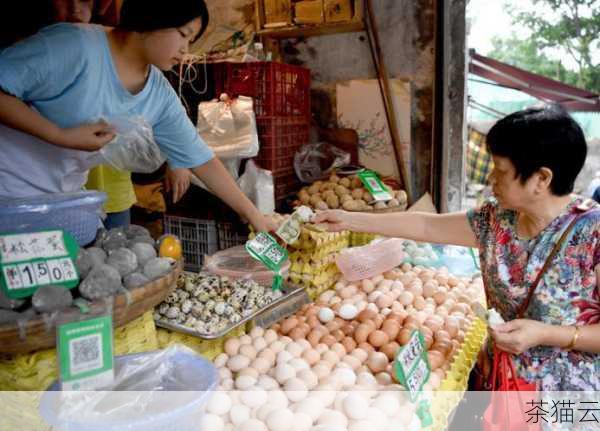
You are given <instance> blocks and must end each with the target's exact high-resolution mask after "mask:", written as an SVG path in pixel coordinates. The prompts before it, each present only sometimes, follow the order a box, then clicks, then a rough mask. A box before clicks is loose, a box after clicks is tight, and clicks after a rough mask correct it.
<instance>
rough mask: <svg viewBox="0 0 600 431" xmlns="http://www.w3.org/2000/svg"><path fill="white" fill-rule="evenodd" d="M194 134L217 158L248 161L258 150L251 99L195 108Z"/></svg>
mask: <svg viewBox="0 0 600 431" xmlns="http://www.w3.org/2000/svg"><path fill="white" fill-rule="evenodd" d="M197 128H198V133H199V134H200V136H201V137H202V139H204V141H205V142H206V144H207V145H208V146H209V147H210V148H211V149H212V150H213V151H214V153H215V155H216V156H217V157H219V158H220V159H229V158H236V159H250V158H252V157H256V155H257V154H258V150H259V143H258V135H257V132H256V118H255V116H254V103H253V101H252V98H250V97H244V96H240V97H238V98H237V99H235V100H230V99H229V98H228V97H227V95H221V99H220V100H216V99H215V100H212V101H210V102H202V103H200V105H198V125H197Z"/></svg>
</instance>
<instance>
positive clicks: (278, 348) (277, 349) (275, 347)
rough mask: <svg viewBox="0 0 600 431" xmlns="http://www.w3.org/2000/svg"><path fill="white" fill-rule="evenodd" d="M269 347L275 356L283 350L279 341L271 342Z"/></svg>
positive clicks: (283, 347)
mask: <svg viewBox="0 0 600 431" xmlns="http://www.w3.org/2000/svg"><path fill="white" fill-rule="evenodd" d="M269 347H270V348H271V350H272V351H273V353H275V354H277V353H279V352H281V351H282V350H283V349H285V345H284V344H283V342H282V341H281V340H275V341H273V342H272V343H271V344H270V345H269Z"/></svg>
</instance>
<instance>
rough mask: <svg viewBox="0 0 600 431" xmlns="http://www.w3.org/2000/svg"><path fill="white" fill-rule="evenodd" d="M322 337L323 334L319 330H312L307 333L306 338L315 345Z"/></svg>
mask: <svg viewBox="0 0 600 431" xmlns="http://www.w3.org/2000/svg"><path fill="white" fill-rule="evenodd" d="M322 337H323V334H322V333H321V332H320V331H315V330H313V331H311V332H310V334H308V337H307V340H308V342H309V343H310V345H311V346H313V347H316V346H317V345H318V344H319V341H320V340H321V338H322Z"/></svg>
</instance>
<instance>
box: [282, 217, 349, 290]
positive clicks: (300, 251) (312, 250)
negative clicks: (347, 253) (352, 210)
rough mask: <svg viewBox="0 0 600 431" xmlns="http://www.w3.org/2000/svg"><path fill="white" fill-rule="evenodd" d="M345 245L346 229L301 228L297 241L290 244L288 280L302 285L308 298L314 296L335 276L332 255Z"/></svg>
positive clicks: (346, 240) (336, 276) (347, 241)
mask: <svg viewBox="0 0 600 431" xmlns="http://www.w3.org/2000/svg"><path fill="white" fill-rule="evenodd" d="M349 246H350V232H347V231H344V232H335V233H334V232H320V231H317V230H314V229H312V228H311V227H310V226H308V227H307V226H305V227H303V228H302V233H301V234H300V238H299V239H298V241H297V242H295V243H294V244H293V245H291V246H290V247H291V250H290V251H291V252H290V263H291V266H290V280H291V281H292V283H294V284H297V285H299V286H303V287H305V288H306V289H307V291H308V294H309V296H310V297H311V298H312V299H314V298H316V297H317V296H318V295H319V294H321V293H322V292H324V291H325V290H327V289H329V288H331V287H332V286H333V285H334V284H335V283H336V282H337V280H338V279H339V277H340V272H339V269H338V267H337V265H336V264H335V258H336V257H337V254H338V253H339V252H340V251H342V250H344V249H346V248H348V247H349Z"/></svg>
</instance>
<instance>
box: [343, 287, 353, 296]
mask: <svg viewBox="0 0 600 431" xmlns="http://www.w3.org/2000/svg"><path fill="white" fill-rule="evenodd" d="M352 295H354V292H353V291H352V289H351V288H350V287H345V288H343V289H341V290H340V298H342V299H348V298H351V297H352Z"/></svg>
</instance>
